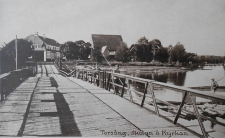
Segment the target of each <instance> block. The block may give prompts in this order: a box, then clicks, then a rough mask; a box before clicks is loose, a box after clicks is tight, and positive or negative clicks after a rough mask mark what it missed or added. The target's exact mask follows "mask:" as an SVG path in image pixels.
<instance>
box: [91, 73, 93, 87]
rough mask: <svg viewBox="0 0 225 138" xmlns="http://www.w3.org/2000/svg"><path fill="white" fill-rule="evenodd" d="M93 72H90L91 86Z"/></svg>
mask: <svg viewBox="0 0 225 138" xmlns="http://www.w3.org/2000/svg"><path fill="white" fill-rule="evenodd" d="M92 77H93V71H92V72H91V84H92Z"/></svg>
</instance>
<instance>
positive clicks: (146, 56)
mask: <svg viewBox="0 0 225 138" xmlns="http://www.w3.org/2000/svg"><path fill="white" fill-rule="evenodd" d="M151 49H152V48H151V44H150V43H149V42H148V39H147V38H145V37H141V38H140V39H139V40H138V41H137V44H136V57H137V61H141V62H146V61H147V62H149V61H150V60H151V57H152V53H151Z"/></svg>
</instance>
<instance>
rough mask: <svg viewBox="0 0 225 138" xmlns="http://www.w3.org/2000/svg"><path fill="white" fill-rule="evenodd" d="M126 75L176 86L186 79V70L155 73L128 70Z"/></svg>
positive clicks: (181, 84) (182, 83)
mask: <svg viewBox="0 0 225 138" xmlns="http://www.w3.org/2000/svg"><path fill="white" fill-rule="evenodd" d="M128 75H131V76H135V77H140V78H144V79H149V80H155V81H159V82H164V83H170V84H174V85H178V86H183V85H184V82H185V79H186V72H185V71H180V72H165V71H161V72H157V73H142V72H130V73H128Z"/></svg>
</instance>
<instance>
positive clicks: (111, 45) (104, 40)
mask: <svg viewBox="0 0 225 138" xmlns="http://www.w3.org/2000/svg"><path fill="white" fill-rule="evenodd" d="M92 41H93V47H94V48H95V47H100V48H101V47H102V46H107V48H108V50H109V51H116V49H117V47H118V46H119V45H120V43H121V42H123V39H122V36H121V35H102V34H92Z"/></svg>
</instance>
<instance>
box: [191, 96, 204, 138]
mask: <svg viewBox="0 0 225 138" xmlns="http://www.w3.org/2000/svg"><path fill="white" fill-rule="evenodd" d="M189 96H190V99H191V103H192V106H193V108H194V112H195V115H196V117H197V119H198V123H199V126H200V128H201V131H202V134H203V136H204V137H205V138H208V134H207V132H206V131H205V127H204V125H203V123H202V118H201V116H200V114H199V112H198V108H197V106H196V104H195V102H194V101H195V100H194V99H193V96H192V94H191V93H189Z"/></svg>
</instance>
